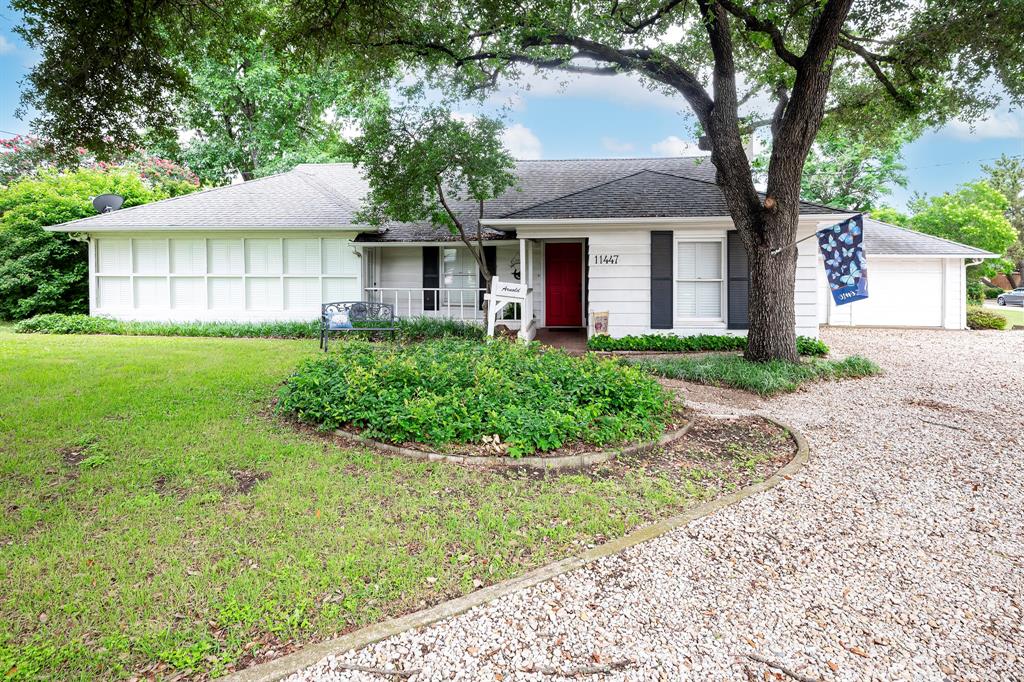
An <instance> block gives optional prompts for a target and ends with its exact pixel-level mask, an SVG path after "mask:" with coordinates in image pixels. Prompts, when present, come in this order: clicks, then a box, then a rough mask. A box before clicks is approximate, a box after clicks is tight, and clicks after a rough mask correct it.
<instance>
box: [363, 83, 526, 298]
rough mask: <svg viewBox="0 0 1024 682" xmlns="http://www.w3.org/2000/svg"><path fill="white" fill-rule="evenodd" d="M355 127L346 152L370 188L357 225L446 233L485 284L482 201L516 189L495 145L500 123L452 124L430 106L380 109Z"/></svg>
mask: <svg viewBox="0 0 1024 682" xmlns="http://www.w3.org/2000/svg"><path fill="white" fill-rule="evenodd" d="M361 123H362V133H361V135H360V136H359V137H357V138H356V139H355V140H354V141H353V143H352V153H353V159H354V161H355V162H356V163H357V164H358V165H359V166H361V167H362V168H363V170H364V171H365V173H366V179H367V181H368V182H369V185H370V194H369V196H368V200H367V203H366V206H365V208H364V209H363V210H362V211H361V217H362V219H364V220H366V221H367V222H369V223H370V224H374V225H379V224H384V223H387V222H389V221H399V222H423V221H428V222H430V223H431V224H433V225H443V226H446V227H447V228H448V229H449V230H451V232H452V234H456V235H458V236H459V238H460V239H461V240H462V241H463V243H464V244H465V245H466V246H467V247H469V249H470V251H471V252H472V253H473V256H474V257H475V258H476V261H477V263H478V264H479V266H480V272H481V273H482V274H483V276H484V278H485V280H486V281H487V282H488V283H490V281H491V275H492V274H493V273H491V272H490V270H489V268H488V266H487V259H486V258H484V253H483V241H482V226H481V225H480V221H479V218H480V217H482V216H483V210H484V202H485V201H487V200H489V199H493V198H495V197H497V196H498V195H500V194H502V193H503V192H505V191H506V190H508V189H509V188H511V187H512V186H513V185H514V183H515V174H514V172H513V171H514V168H515V160H514V159H513V158H512V157H511V156H510V155H509V153H508V151H506V150H505V148H504V147H503V146H502V144H501V141H500V132H501V129H502V126H501V122H500V121H498V120H496V119H493V118H488V117H485V116H481V117H473V118H470V119H467V118H459V117H455V116H453V115H452V112H451V111H449V110H448V109H447V108H445V107H443V106H437V105H434V106H427V107H424V108H419V107H416V106H410V105H406V106H399V107H392V106H390V105H388V104H386V103H380V104H378V105H376V106H373V107H370V108H369V110H368V111H367V112H366V113H365V114H364V116H363V117H362V119H361ZM467 209H468V210H467Z"/></svg>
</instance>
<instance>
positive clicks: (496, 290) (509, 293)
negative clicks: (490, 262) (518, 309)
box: [491, 277, 526, 301]
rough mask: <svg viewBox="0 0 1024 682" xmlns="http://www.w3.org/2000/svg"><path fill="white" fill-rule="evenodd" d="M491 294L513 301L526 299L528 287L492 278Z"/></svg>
mask: <svg viewBox="0 0 1024 682" xmlns="http://www.w3.org/2000/svg"><path fill="white" fill-rule="evenodd" d="M491 294H492V295H494V296H498V297H500V298H507V299H510V300H512V301H522V300H525V299H526V285H525V284H521V283H516V282H501V281H499V280H498V278H497V277H493V278H491Z"/></svg>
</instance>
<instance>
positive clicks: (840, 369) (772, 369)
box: [636, 355, 882, 397]
mask: <svg viewBox="0 0 1024 682" xmlns="http://www.w3.org/2000/svg"><path fill="white" fill-rule="evenodd" d="M636 366H637V367H640V368H643V369H645V370H647V371H649V372H652V373H654V374H658V375H660V376H663V377H667V378H669V379H684V380H686V381H694V382H697V383H700V384H708V385H711V386H729V387H732V388H739V389H742V390H744V391H750V392H752V393H757V394H758V395H761V396H765V397H767V396H772V395H776V394H778V393H790V392H792V391H795V390H796V389H797V388H799V386H800V384H803V383H806V382H809V381H835V380H839V379H854V378H859V377H868V376H873V375H875V374H880V373H881V371H882V370H881V369H880V368H879V367H878V365H876V364H875V363H874V362H872V361H871V360H868V359H866V358H862V357H860V356H858V355H851V356H849V357H846V358H843V359H842V360H825V359H823V358H808V359H805V360H802V361H801V362H798V363H797V362H786V361H785V360H772V361H770V362H751V361H749V360H747V359H745V358H742V357H740V356H738V355H705V356H700V357H677V358H666V359H660V360H640V361H637V363H636Z"/></svg>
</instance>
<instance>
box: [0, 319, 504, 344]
mask: <svg viewBox="0 0 1024 682" xmlns="http://www.w3.org/2000/svg"><path fill="white" fill-rule="evenodd" d="M396 326H397V327H398V330H397V331H396V333H395V336H396V338H397V339H399V340H403V341H421V340H423V339H438V338H449V337H453V338H462V339H476V340H480V339H482V338H483V337H484V330H483V327H481V326H480V325H477V324H472V323H470V322H460V321H459V320H435V319H431V318H426V317H420V318H410V319H407V320H398V321H397V322H396ZM14 331H16V332H19V333H22V334H111V335H115V336H213V337H228V338H274V339H316V338H318V337H319V336H320V323H319V322H318V321H315V320H313V321H309V322H305V321H279V322H132V321H125V320H112V319H110V318H108V317H90V316H89V315H62V314H60V313H52V314H48V315H37V316H35V317H32V318H29V319H27V320H22V321H21V322H19V323H17V324H16V325H15V326H14ZM367 333H368V332H367ZM348 336H354V334H351V333H350V334H348Z"/></svg>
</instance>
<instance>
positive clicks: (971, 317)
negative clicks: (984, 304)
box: [967, 308, 1009, 329]
mask: <svg viewBox="0 0 1024 682" xmlns="http://www.w3.org/2000/svg"><path fill="white" fill-rule="evenodd" d="M1008 324H1009V321H1008V320H1007V319H1006V318H1005V317H1003V316H1002V315H1000V314H998V313H993V312H989V311H987V310H985V309H983V308H968V309H967V327H968V328H970V329H1006V327H1007V325H1008Z"/></svg>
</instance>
